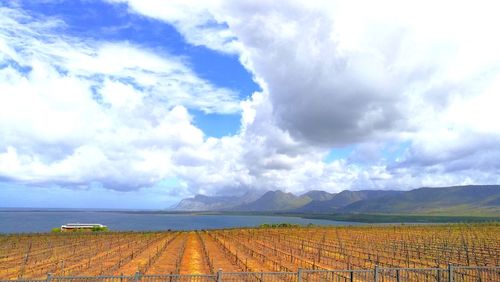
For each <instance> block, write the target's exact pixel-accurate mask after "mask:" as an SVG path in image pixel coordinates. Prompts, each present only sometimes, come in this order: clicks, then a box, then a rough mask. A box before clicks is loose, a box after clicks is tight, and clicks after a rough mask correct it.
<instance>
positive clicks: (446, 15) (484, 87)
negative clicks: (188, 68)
mask: <svg viewBox="0 0 500 282" xmlns="http://www.w3.org/2000/svg"><path fill="white" fill-rule="evenodd" d="M121 2H127V3H128V5H129V8H130V9H131V10H132V11H134V12H137V13H140V14H143V15H146V16H151V17H154V18H156V19H160V20H164V21H166V22H169V23H171V24H173V25H174V26H175V27H176V28H177V29H178V30H179V31H180V32H181V33H182V34H183V35H184V37H185V38H186V39H187V40H188V41H189V42H191V43H193V44H202V45H205V46H207V47H209V48H212V49H215V50H219V51H221V50H222V51H226V52H235V50H236V52H238V53H239V55H240V59H241V61H242V63H243V64H244V65H245V66H246V67H247V68H248V69H249V70H251V71H252V72H253V74H254V75H255V78H256V80H257V81H258V82H259V84H260V85H261V87H262V88H263V89H264V91H263V93H260V94H254V96H253V98H252V99H251V100H249V101H247V102H245V103H244V104H243V105H242V107H243V109H244V112H243V117H242V133H241V134H240V136H239V137H240V140H239V141H238V142H239V143H240V144H241V146H242V147H243V149H241V148H240V151H241V154H242V156H240V157H239V159H240V160H241V162H242V163H244V164H245V166H244V167H245V168H246V170H243V171H244V173H245V175H247V176H248V178H245V179H247V180H250V183H253V184H252V185H254V186H257V187H259V186H272V187H284V188H287V189H289V190H295V191H297V190H300V189H307V188H306V187H308V186H311V185H318V186H319V187H330V189H332V190H338V189H340V187H342V188H348V187H357V188H377V187H379V188H384V187H392V188H394V187H402V188H408V187H417V186H419V185H433V184H435V185H445V184H446V185H452V184H464V183H471V182H472V183H492V182H498V179H496V178H495V177H493V178H492V177H491V175H493V174H498V173H497V172H498V168H497V165H494V163H492V162H491V158H487V157H485V155H491V153H492V152H493V153H494V154H493V155H496V154H497V153H498V152H500V147H499V146H498V145H497V144H499V143H498V142H497V140H498V137H499V136H500V128H499V127H498V122H496V121H497V120H499V119H500V116H499V114H498V111H496V109H495V105H497V104H498V103H495V101H497V100H498V97H499V95H498V94H499V93H500V92H499V91H498V81H500V56H499V53H498V52H497V50H498V49H499V48H500V40H499V39H498V37H497V36H495V34H496V29H497V28H496V27H497V26H498V25H499V24H500V22H499V21H500V20H499V18H498V17H497V16H496V14H495V11H497V10H498V5H497V4H496V3H494V2H491V1H478V2H474V3H472V2H460V3H457V2H456V1H442V2H440V3H435V1H419V2H409V1H382V2H377V3H367V2H365V1H308V2H303V1H287V2H286V3H284V2H279V3H278V2H269V1H215V2H207V3H203V4H199V3H197V4H193V3H190V2H184V1H183V3H181V4H175V5H170V4H169V3H170V2H162V1H151V2H149V1H135V0H128V1H121ZM162 9H167V10H168V11H166V12H165V11H162ZM213 22H216V23H217V24H218V26H220V27H224V26H227V28H225V29H224V28H222V30H223V31H224V32H221V30H218V31H216V32H215V31H210V30H206V29H205V27H206V26H207V25H208V26H210V23H213ZM186 27H189V28H186ZM204 31H206V32H205V33H204V35H205V36H201V37H200V36H198V35H199V34H200V33H203V32H204ZM221 34H227V35H228V38H233V37H235V38H236V39H237V42H235V41H234V40H230V41H229V42H231V46H238V47H237V48H236V49H235V48H233V47H231V46H228V45H224V44H221V43H220V42H224V36H220V35H221ZM214 37H215V38H218V41H217V42H218V44H214V41H213V40H212V38H214ZM193 38H196V40H195V39H193ZM386 142H389V143H398V142H403V143H407V144H409V148H408V149H407V152H406V153H405V155H404V156H402V157H400V158H399V162H397V163H391V162H389V161H388V160H385V159H383V158H381V160H380V161H379V162H377V163H369V164H363V163H362V162H361V163H356V161H355V160H351V161H348V162H346V161H344V162H334V163H330V164H324V163H323V162H322V159H323V158H324V156H325V155H326V152H327V149H328V148H330V147H331V146H344V145H351V146H354V147H355V148H356V152H355V154H357V156H361V155H362V154H363V150H365V149H366V148H369V147H372V148H375V149H376V148H384V147H385V146H381V144H384V143H386ZM380 150H382V149H380ZM381 153H382V152H379V153H378V154H376V153H375V154H374V156H376V155H378V156H381ZM370 158H372V157H369V158H368V159H370ZM362 159H366V158H358V159H357V161H360V160H362ZM457 161H458V162H459V163H460V165H458V163H457ZM417 163H418V164H419V167H420V169H419V168H415V164H417ZM436 164H437V165H439V166H440V168H439V169H436V167H435V165H436ZM422 165H423V166H424V167H425V168H426V169H425V170H424V169H422ZM367 166H368V167H367ZM428 166H429V167H428ZM471 166H474V168H472V167H471ZM458 167H462V169H461V170H460V171H458V172H457V171H452V170H456V169H457V168H458ZM440 175H442V177H440Z"/></svg>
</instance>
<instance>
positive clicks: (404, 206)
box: [174, 185, 500, 216]
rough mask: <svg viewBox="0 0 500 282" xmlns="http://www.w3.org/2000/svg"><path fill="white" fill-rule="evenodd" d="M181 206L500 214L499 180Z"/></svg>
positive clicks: (253, 195) (275, 194)
mask: <svg viewBox="0 0 500 282" xmlns="http://www.w3.org/2000/svg"><path fill="white" fill-rule="evenodd" d="M174 209H175V210H178V211H233V212H291V213H311V214H332V213H336V214H427V215H495V216H499V215H500V185H469V186H453V187H438V188H427V187H424V188H418V189H414V190H410V191H397V190H361V191H350V190H345V191H342V192H340V193H329V192H325V191H320V190H313V191H309V192H307V193H305V194H302V195H294V194H292V193H285V192H283V191H280V190H275V191H267V192H265V193H262V192H261V193H258V192H248V193H246V194H245V195H243V196H240V197H236V196H231V197H226V196H214V197H211V196H203V195H197V196H195V197H193V198H188V199H184V200H182V201H181V202H180V203H179V204H178V205H177V206H176V207H175V208H174Z"/></svg>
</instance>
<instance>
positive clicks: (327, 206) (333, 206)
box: [295, 190, 404, 213]
mask: <svg viewBox="0 0 500 282" xmlns="http://www.w3.org/2000/svg"><path fill="white" fill-rule="evenodd" d="M400 193H404V192H402V191H383V190H362V191H349V190H345V191H342V192H340V193H338V194H335V195H334V196H332V198H331V199H329V200H326V201H312V202H310V203H308V204H307V205H304V206H302V207H300V208H298V209H296V210H295V211H297V212H310V213H331V212H334V211H337V210H338V209H340V208H343V207H345V206H348V205H350V204H352V203H355V202H358V201H361V200H366V199H377V198H380V197H383V196H388V195H393V194H400Z"/></svg>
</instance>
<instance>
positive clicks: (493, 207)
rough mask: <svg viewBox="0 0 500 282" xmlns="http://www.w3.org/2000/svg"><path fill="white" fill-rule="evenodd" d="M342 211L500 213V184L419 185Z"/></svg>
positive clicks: (364, 200)
mask: <svg viewBox="0 0 500 282" xmlns="http://www.w3.org/2000/svg"><path fill="white" fill-rule="evenodd" d="M338 212H341V213H387V214H436V215H438V214H443V215H449V214H455V215H484V214H490V215H499V214H500V185H484V186H458V187H444V188H419V189H415V190H411V191H407V192H402V193H396V194H389V195H385V196H382V197H377V198H366V199H363V200H360V201H356V202H354V203H352V204H349V205H347V206H344V207H342V208H341V209H339V210H338Z"/></svg>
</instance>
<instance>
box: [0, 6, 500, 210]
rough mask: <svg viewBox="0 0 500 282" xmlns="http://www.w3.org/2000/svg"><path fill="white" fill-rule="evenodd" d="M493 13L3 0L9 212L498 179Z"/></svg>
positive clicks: (1, 135) (1, 141)
mask: <svg viewBox="0 0 500 282" xmlns="http://www.w3.org/2000/svg"><path fill="white" fill-rule="evenodd" d="M450 5H451V6H453V7H454V9H453V10H452V11H450V9H449V7H450ZM495 5H496V4H494V3H480V4H477V5H472V4H467V3H465V4H464V3H455V2H452V1H451V2H447V1H444V2H443V3H440V4H435V3H432V2H431V1H429V2H425V1H424V2H419V3H399V2H394V1H382V2H380V3H376V4H374V3H371V4H366V3H365V6H368V7H365V9H362V10H361V9H359V5H357V4H356V3H352V2H351V1H317V2H311V3H306V2H303V1H287V2H286V3H279V4H278V3H272V2H269V3H267V2H253V1H252V2H251V1H237V2H234V1H216V2H206V3H205V2H202V3H199V2H197V3H192V2H191V1H141V0H92V1H88V0H86V1H65V0H60V1H59V0H58V1H0V9H1V11H0V12H1V13H0V180H1V181H0V189H1V190H0V191H1V194H0V207H78V208H84V207H88V208H134V209H136V208H147V209H151V208H152V209H161V208H166V207H169V206H171V205H174V204H175V203H176V202H177V201H179V200H180V199H182V198H184V197H189V196H192V195H195V194H206V195H216V194H243V193H245V192H246V191H248V190H261V191H264V190H276V189H281V190H284V191H289V192H293V193H298V194H300V193H303V192H306V191H307V190H308V189H312V188H311V187H313V188H314V189H323V190H326V191H330V192H338V191H341V190H344V189H354V190H359V189H388V188H391V189H402V190H405V189H411V188H417V187H421V186H446V185H462V184H497V183H499V182H500V178H499V176H498V175H500V174H499V173H498V172H499V169H500V167H499V165H498V162H497V159H498V157H499V156H500V147H499V145H498V144H500V142H499V141H500V127H499V125H498V122H496V121H497V120H498V119H500V116H499V115H498V111H497V109H496V107H495V105H498V102H500V97H499V93H500V91H499V90H500V72H499V71H498V70H499V69H500V67H499V66H500V57H499V55H498V52H497V50H498V48H499V47H500V40H498V39H497V37H496V36H493V35H494V34H496V26H498V24H500V23H498V21H499V20H498V18H497V16H496V15H495V13H493V12H492V11H495V10H496V8H498V7H495ZM387 7H390V9H388V8H387ZM430 7H432V9H431V8H430ZM423 14H425V15H426V16H425V17H421V15H423ZM443 14H446V15H447V19H446V21H443V20H442V15H443ZM471 17H472V18H471ZM424 18H425V20H423V19H424ZM464 18H471V20H470V21H463V19H464ZM67 199H72V201H67Z"/></svg>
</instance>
